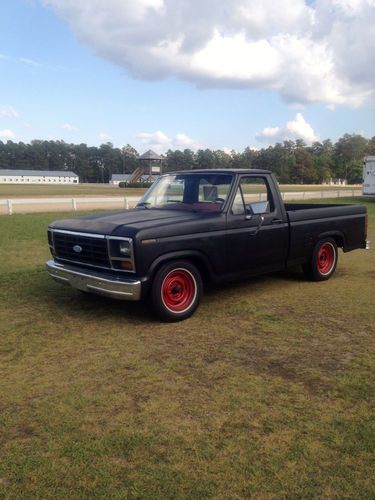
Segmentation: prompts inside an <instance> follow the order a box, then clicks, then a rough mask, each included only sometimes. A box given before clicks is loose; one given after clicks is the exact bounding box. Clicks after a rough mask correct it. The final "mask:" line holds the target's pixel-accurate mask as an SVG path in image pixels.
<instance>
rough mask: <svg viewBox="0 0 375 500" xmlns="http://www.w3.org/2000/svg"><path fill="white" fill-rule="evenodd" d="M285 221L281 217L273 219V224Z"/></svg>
mask: <svg viewBox="0 0 375 500" xmlns="http://www.w3.org/2000/svg"><path fill="white" fill-rule="evenodd" d="M282 223H283V221H282V220H281V219H272V220H271V224H282Z"/></svg>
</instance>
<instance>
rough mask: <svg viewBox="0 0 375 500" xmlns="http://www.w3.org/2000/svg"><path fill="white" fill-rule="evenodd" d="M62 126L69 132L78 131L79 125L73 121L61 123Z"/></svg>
mask: <svg viewBox="0 0 375 500" xmlns="http://www.w3.org/2000/svg"><path fill="white" fill-rule="evenodd" d="M61 128H62V129H64V130H66V131H67V132H77V130H78V129H77V127H75V126H74V125H72V124H71V123H64V125H61Z"/></svg>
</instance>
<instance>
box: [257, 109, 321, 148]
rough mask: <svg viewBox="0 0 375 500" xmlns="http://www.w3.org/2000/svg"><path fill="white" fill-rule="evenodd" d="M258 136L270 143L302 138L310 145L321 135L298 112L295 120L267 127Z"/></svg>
mask: <svg viewBox="0 0 375 500" xmlns="http://www.w3.org/2000/svg"><path fill="white" fill-rule="evenodd" d="M256 138H257V139H258V140H260V141H262V142H266V143H268V144H274V143H275V142H282V141H287V140H293V141H295V140H297V139H302V140H303V141H305V142H306V144H309V145H310V144H312V143H313V142H315V141H318V140H319V135H318V134H317V133H316V132H315V131H314V129H313V128H312V126H311V125H310V124H309V123H307V121H306V120H305V119H304V117H303V116H302V114H301V113H297V114H296V117H295V119H294V120H291V121H289V122H286V124H285V125H283V126H280V127H266V128H264V129H263V130H262V132H259V133H258V134H257V135H256Z"/></svg>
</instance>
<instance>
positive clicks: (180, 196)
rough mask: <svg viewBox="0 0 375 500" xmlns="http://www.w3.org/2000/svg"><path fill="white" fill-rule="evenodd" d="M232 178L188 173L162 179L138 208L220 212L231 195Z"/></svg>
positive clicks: (153, 186) (150, 190) (154, 185)
mask: <svg viewBox="0 0 375 500" xmlns="http://www.w3.org/2000/svg"><path fill="white" fill-rule="evenodd" d="M232 179H233V176H232V175H229V174H217V173H216V174H210V173H196V174H195V173H188V174H173V175H164V176H162V177H160V178H159V179H158V180H157V181H156V182H155V184H153V185H152V186H151V188H150V189H149V190H148V191H147V193H146V194H145V195H144V196H143V198H142V199H141V200H140V202H139V203H138V205H137V207H145V208H169V209H178V210H194V211H202V212H203V211H204V212H220V211H221V210H222V208H223V206H224V203H225V200H226V199H227V196H228V195H229V191H230V186H231V183H232Z"/></svg>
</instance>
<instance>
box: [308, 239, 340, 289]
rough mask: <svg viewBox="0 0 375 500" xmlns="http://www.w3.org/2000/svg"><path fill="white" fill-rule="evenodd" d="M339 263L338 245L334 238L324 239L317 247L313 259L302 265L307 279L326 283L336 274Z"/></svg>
mask: <svg viewBox="0 0 375 500" xmlns="http://www.w3.org/2000/svg"><path fill="white" fill-rule="evenodd" d="M337 261H338V250H337V244H336V242H335V240H334V239H333V238H324V239H322V240H320V241H318V243H317V244H316V245H315V247H314V251H313V254H312V256H311V259H310V260H309V261H308V262H306V263H305V264H303V265H302V270H303V272H304V274H305V276H306V277H307V278H309V279H310V280H312V281H326V280H328V279H329V278H330V277H331V276H332V275H333V273H334V272H335V269H336V266H337Z"/></svg>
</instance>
